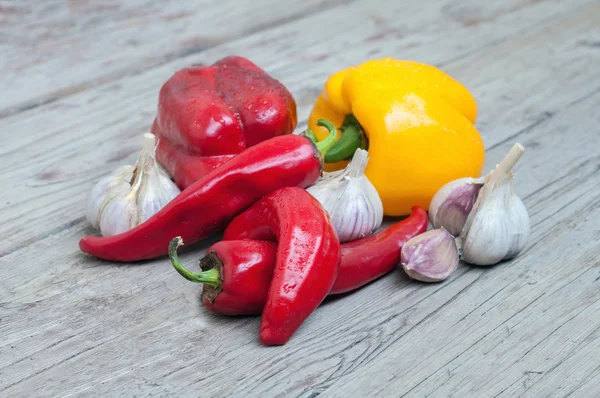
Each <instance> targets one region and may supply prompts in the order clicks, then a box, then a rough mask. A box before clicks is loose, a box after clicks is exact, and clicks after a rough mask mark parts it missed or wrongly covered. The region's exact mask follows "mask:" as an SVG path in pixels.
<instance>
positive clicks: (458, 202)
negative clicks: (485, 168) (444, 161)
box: [429, 177, 484, 236]
mask: <svg viewBox="0 0 600 398" xmlns="http://www.w3.org/2000/svg"><path fill="white" fill-rule="evenodd" d="M483 181H484V177H481V178H469V177H466V178H460V179H458V180H454V181H450V182H449V183H447V184H446V185H444V186H443V187H441V188H440V189H439V190H438V191H437V192H436V194H435V195H434V196H433V198H432V200H431V203H430V205H429V220H430V221H431V223H432V224H433V226H434V228H441V227H443V228H444V229H446V230H447V231H448V232H449V233H450V234H452V235H454V236H458V235H459V234H460V232H461V231H462V229H463V226H464V225H465V222H466V220H467V217H468V216H469V213H470V212H471V210H472V209H473V205H474V204H475V201H476V200H477V196H478V195H479V190H480V189H481V187H482V186H483Z"/></svg>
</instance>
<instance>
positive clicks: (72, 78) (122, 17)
mask: <svg viewBox="0 0 600 398" xmlns="http://www.w3.org/2000/svg"><path fill="white" fill-rule="evenodd" d="M350 1H351V0H306V1H294V0H284V1H276V2H272V1H268V0H225V1H223V0H221V1H207V0H204V1H195V2H181V1H156V0H154V1H153V0H133V1H127V2H108V3H107V2H87V1H71V2H66V1H44V2H38V1H24V2H14V3H12V4H9V5H7V6H6V7H3V9H2V15H0V38H2V40H0V70H1V71H2V73H1V74H0V87H2V96H1V97H0V117H2V116H5V115H7V114H11V113H14V112H19V111H22V110H26V109H29V108H32V107H35V106H38V105H39V104H44V103H49V102H53V101H56V100H58V99H59V98H63V97H66V96H69V95H72V94H74V93H77V92H80V91H82V90H85V89H88V88H90V87H94V86H97V85H99V84H102V83H106V82H109V81H112V80H114V79H116V78H121V77H123V76H128V75H132V74H139V73H142V72H144V71H145V70H146V69H148V68H152V67H154V66H156V65H160V64H162V63H165V62H169V61H170V60H172V59H174V58H179V57H182V56H184V55H187V54H192V53H197V52H200V51H203V50H204V49H207V48H210V47H213V46H215V45H217V44H220V43H224V42H226V41H228V40H232V39H235V38H239V37H243V36H245V35H249V34H252V33H254V32H258V31H261V30H264V29H269V28H272V27H274V26H277V25H280V24H283V23H285V22H288V21H291V20H294V19H296V18H300V17H304V16H308V15H311V14H314V13H315V12H322V11H323V10H325V9H328V8H330V7H334V6H336V5H340V4H342V5H343V4H346V3H349V2H350Z"/></svg>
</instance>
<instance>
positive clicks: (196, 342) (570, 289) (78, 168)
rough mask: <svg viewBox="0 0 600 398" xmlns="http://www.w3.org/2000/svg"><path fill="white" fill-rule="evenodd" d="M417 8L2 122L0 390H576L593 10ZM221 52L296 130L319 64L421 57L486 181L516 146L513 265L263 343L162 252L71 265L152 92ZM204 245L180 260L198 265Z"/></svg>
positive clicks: (595, 277)
mask: <svg viewBox="0 0 600 398" xmlns="http://www.w3.org/2000/svg"><path fill="white" fill-rule="evenodd" d="M426 3H427V2H420V3H419V4H414V2H408V1H389V2H384V1H382V2H381V7H380V8H378V9H377V10H373V8H372V7H371V6H369V5H368V4H367V3H363V2H356V3H352V4H349V5H348V6H347V7H343V8H339V9H335V10H331V11H324V12H322V13H318V14H316V15H314V16H312V17H310V18H304V19H299V20H297V21H292V22H289V23H286V24H284V25H282V26H280V27H276V28H274V29H269V30H266V31H264V32H261V33H257V34H255V35H251V36H249V37H247V38H244V39H241V40H237V41H233V42H228V43H225V44H223V45H219V46H216V47H214V48H212V49H209V50H207V51H203V52H201V53H200V54H198V55H197V56H196V55H194V56H188V57H183V58H179V59H176V60H173V61H172V62H169V63H167V64H164V65H161V66H158V67H156V68H153V69H150V70H148V71H146V72H143V73H141V74H139V75H135V76H132V77H128V78H123V79H117V80H114V81H112V82H110V83H106V84H100V85H98V86H97V87H94V88H90V89H86V90H84V91H82V92H81V93H79V94H75V95H73V96H70V97H68V98H64V99H61V100H58V101H55V102H53V103H51V104H47V105H43V106H40V107H38V108H36V109H32V110H29V111H26V112H22V113H20V114H15V115H12V116H9V117H6V118H4V119H3V120H0V131H1V132H2V133H1V134H4V135H6V134H8V133H7V132H11V133H12V134H13V135H14V138H13V139H11V140H9V141H8V142H7V143H6V144H5V146H4V147H3V148H2V149H0V152H1V158H0V159H1V162H2V167H3V170H5V172H4V173H3V174H2V176H0V181H1V183H2V186H3V187H6V188H5V189H3V190H2V193H1V194H0V195H2V196H0V206H1V207H0V220H2V222H1V223H0V237H1V238H2V239H0V248H1V250H0V251H2V252H4V255H3V256H1V257H0V337H1V338H0V395H2V396H9V397H12V396H15V397H20V396H121V395H122V396H150V395H159V396H165V395H173V396H235V397H237V396H244V395H246V396H280V397H284V396H285V397H287V396H301V397H315V396H317V395H319V396H394V397H396V396H402V395H406V396H411V397H412V396H414V397H422V396H428V395H429V396H433V397H450V396H455V397H468V396H473V397H488V396H489V397H493V396H500V397H509V396H528V397H544V396H560V397H562V396H567V395H568V394H572V396H580V397H591V396H594V395H596V394H597V387H596V386H597V385H598V383H599V382H600V368H599V367H598V361H597V358H598V357H599V355H600V339H599V333H600V318H599V317H598V315H597V314H598V310H599V309H600V308H599V307H600V302H599V300H598V298H599V297H600V294H599V293H598V291H599V290H598V283H600V262H599V261H598V259H599V258H600V256H599V253H600V227H599V226H600V211H598V209H599V207H600V195H599V194H598V186H599V184H600V172H599V171H600V155H599V154H598V151H594V150H591V149H590V148H598V147H600V135H599V134H598V133H597V126H598V124H599V122H600V114H599V113H598V112H597V109H598V108H599V106H600V79H599V76H598V75H599V73H600V72H599V71H598V68H593V67H592V65H598V64H599V63H600V54H599V53H598V51H597V48H596V47H594V46H590V45H589V43H590V42H594V40H596V38H597V37H598V36H597V35H598V33H599V32H598V28H597V27H598V26H599V22H600V2H598V1H593V2H585V1H579V2H576V1H573V2H559V1H556V2H554V1H510V2H502V3H501V4H499V5H496V6H492V5H483V3H481V2H477V1H475V0H473V1H470V2H461V3H458V4H457V3H455V2H448V3H446V4H439V3H437V2H431V4H426ZM567 3H568V4H567ZM436 4H438V5H436ZM428 6H429V7H428ZM365 15H369V17H368V18H366V21H364V23H363V24H358V25H357V27H356V29H353V30H352V32H351V33H349V32H346V31H344V32H341V31H340V29H339V28H338V27H339V23H340V22H341V21H344V20H348V19H349V18H357V16H361V17H363V16H365ZM402 15H410V16H411V18H406V19H404V18H401V16H402ZM399 20H400V21H402V22H401V23H398V22H397V21H399ZM326 21H331V24H328V23H325V22H326ZM399 32H402V33H399ZM74 35H75V36H76V33H74ZM231 52H237V53H241V54H242V55H256V58H257V59H258V61H260V62H258V61H257V62H258V63H259V64H261V65H263V66H264V67H265V68H266V69H267V70H268V71H269V72H271V73H273V74H274V75H275V76H277V77H278V78H280V79H281V80H282V81H283V82H284V83H285V84H286V85H288V86H289V87H290V89H291V90H292V91H293V92H294V94H295V95H296V96H297V99H298V102H299V105H300V106H299V111H300V117H301V119H302V118H305V117H306V115H307V113H308V111H309V109H310V104H311V103H312V101H313V100H314V98H315V96H316V94H317V93H318V91H319V90H320V87H321V85H322V82H323V80H324V78H325V77H326V76H327V75H328V74H329V73H330V72H332V71H334V70H336V69H338V68H339V67H342V66H346V65H347V64H350V63H354V62H359V61H360V60H362V59H365V58H368V57H373V56H379V55H382V54H383V53H386V52H388V53H393V54H398V53H402V54H403V55H406V58H415V59H419V60H422V61H425V62H430V63H435V64H438V65H441V66H442V67H443V68H444V70H447V71H448V72H450V73H451V74H452V75H453V76H456V77H457V78H458V79H459V80H461V81H464V82H465V83H466V84H467V86H468V87H469V88H470V89H471V90H472V91H473V92H474V94H475V96H476V98H477V100H478V104H479V109H480V117H479V120H478V126H479V127H480V129H481V131H482V135H483V136H484V140H485V143H486V147H487V160H486V167H487V168H491V167H493V165H495V164H496V163H497V162H498V161H499V160H500V159H501V158H502V156H503V155H504V153H505V152H506V151H507V150H508V149H509V148H510V146H511V145H512V144H513V143H514V142H515V141H516V140H518V141H520V142H521V143H523V144H524V146H525V147H526V153H525V155H524V157H523V158H522V159H521V161H520V163H519V164H518V166H517V168H516V172H517V178H516V182H515V190H516V191H517V193H518V194H519V195H520V196H521V197H522V198H523V199H524V201H525V204H526V206H527V208H528V209H529V212H530V215H531V218H532V225H533V227H532V238H531V241H530V244H529V245H528V247H527V248H526V250H525V252H524V253H522V255H521V256H519V257H518V258H517V259H515V260H513V261H510V262H507V263H505V264H501V265H498V266H496V267H491V268H476V267H468V266H466V265H461V266H460V267H459V269H458V271H457V272H456V273H455V274H454V275H453V276H452V277H451V279H450V280H448V281H446V282H444V283H441V284H434V285H425V284H421V283H415V282H412V281H410V280H409V279H408V278H407V277H406V276H405V275H404V274H403V273H402V272H401V271H400V270H398V271H397V272H394V273H392V274H391V275H389V276H387V277H385V278H383V279H381V280H379V281H377V282H375V283H372V284H370V285H368V286H366V287H365V288H363V289H361V290H360V291H358V292H356V293H354V294H350V295H347V296H344V297H340V298H336V299H330V300H328V301H326V302H325V303H324V304H323V305H322V306H321V308H319V309H318V310H317V311H316V312H315V313H314V314H313V315H312V316H311V317H310V318H309V319H308V320H307V321H306V322H305V324H304V325H303V326H302V328H301V329H300V330H299V331H298V332H297V334H296V335H295V336H294V338H293V339H292V340H291V341H290V342H289V343H288V344H286V345H285V346H283V347H277V348H273V347H271V348H267V347H263V346H261V345H260V343H259V341H258V337H257V334H258V326H259V319H257V318H253V317H245V318H227V317H219V316H214V315H211V314H209V313H207V312H206V311H205V310H204V309H203V308H202V306H201V305H200V304H199V302H198V298H199V287H198V285H194V284H191V283H189V282H187V281H185V280H183V279H182V278H181V277H180V276H179V275H177V274H176V273H175V272H173V270H172V267H171V265H170V264H169V263H168V262H167V261H165V260H164V259H159V260H155V261H150V262H146V263H143V264H140V265H122V264H121V265H116V264H112V263H109V262H103V261H100V260H96V259H93V258H90V257H88V256H85V255H84V254H82V253H80V252H79V251H78V249H77V242H78V240H79V238H80V237H81V236H82V235H83V234H86V233H91V232H92V231H91V230H90V228H89V227H88V226H87V225H86V223H85V222H84V221H83V219H82V214H83V204H84V200H85V196H86V194H87V191H88V190H89V188H90V187H91V184H92V183H93V181H95V180H96V179H97V178H98V177H99V176H100V175H102V174H104V173H106V172H107V171H109V170H110V169H112V168H114V167H115V165H117V164H120V163H122V162H124V161H127V160H132V159H133V157H134V156H135V155H134V152H135V151H136V150H137V146H138V142H139V136H140V135H141V133H142V132H143V131H145V130H146V129H147V127H148V126H149V123H150V122H151V117H152V116H153V112H154V106H155V98H156V90H157V87H159V86H160V84H161V83H162V81H164V79H165V78H167V77H168V76H169V75H170V74H171V73H172V72H173V71H174V70H176V68H179V67H181V66H183V65H186V64H189V63H191V62H195V61H197V60H199V61H200V62H211V61H213V60H214V59H215V58H217V57H219V56H221V55H222V54H226V53H231ZM251 58H252V57H251ZM13 132H14V133H13ZM16 132H19V134H16ZM34 144H35V145H34ZM6 202H9V203H8V204H6ZM215 239H218V237H214V238H213V240H215ZM210 243H211V242H210V241H207V242H203V243H202V244H201V245H198V247H196V248H195V249H194V250H191V251H190V252H188V253H185V254H183V255H182V259H183V262H184V263H185V264H186V265H187V266H189V267H192V268H194V267H196V266H197V265H196V262H197V259H198V257H199V256H200V255H201V253H202V252H203V250H204V249H205V248H206V247H208V245H209V244H210Z"/></svg>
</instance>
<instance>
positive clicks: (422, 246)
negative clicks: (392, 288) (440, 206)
mask: <svg viewBox="0 0 600 398" xmlns="http://www.w3.org/2000/svg"><path fill="white" fill-rule="evenodd" d="M458 260H459V259H458V249H457V247H456V242H455V241H454V237H453V236H452V235H450V233H449V232H448V231H446V230H445V229H444V228H440V229H432V230H430V231H427V232H425V233H422V234H420V235H417V236H415V237H414V238H412V239H410V240H409V241H408V242H406V243H405V244H404V246H402V251H401V252H400V261H401V263H402V268H404V271H405V272H406V273H407V274H408V276H410V277H411V278H412V279H416V280H418V281H422V282H440V281H443V280H445V279H446V278H448V277H449V276H450V274H451V273H452V272H454V270H455V269H456V267H457V266H458Z"/></svg>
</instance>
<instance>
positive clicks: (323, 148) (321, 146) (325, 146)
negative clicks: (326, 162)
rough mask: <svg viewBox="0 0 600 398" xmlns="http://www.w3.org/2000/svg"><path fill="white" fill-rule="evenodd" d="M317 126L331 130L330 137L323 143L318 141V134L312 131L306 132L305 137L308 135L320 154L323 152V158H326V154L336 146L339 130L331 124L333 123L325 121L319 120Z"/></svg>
mask: <svg viewBox="0 0 600 398" xmlns="http://www.w3.org/2000/svg"><path fill="white" fill-rule="evenodd" d="M317 125H318V126H321V127H325V128H326V129H327V130H329V135H328V136H327V137H325V138H324V139H323V140H322V141H317V136H316V134H315V133H314V132H313V131H312V130H310V129H308V130H306V131H305V132H304V135H306V136H307V137H308V138H309V139H310V140H311V141H312V142H314V143H315V146H316V147H317V149H318V150H319V152H321V153H322V154H323V156H325V154H326V153H327V152H328V151H329V150H330V149H331V148H332V147H333V146H334V145H335V141H336V139H337V129H336V128H335V126H334V125H333V124H331V122H329V121H327V120H325V119H319V120H317Z"/></svg>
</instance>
